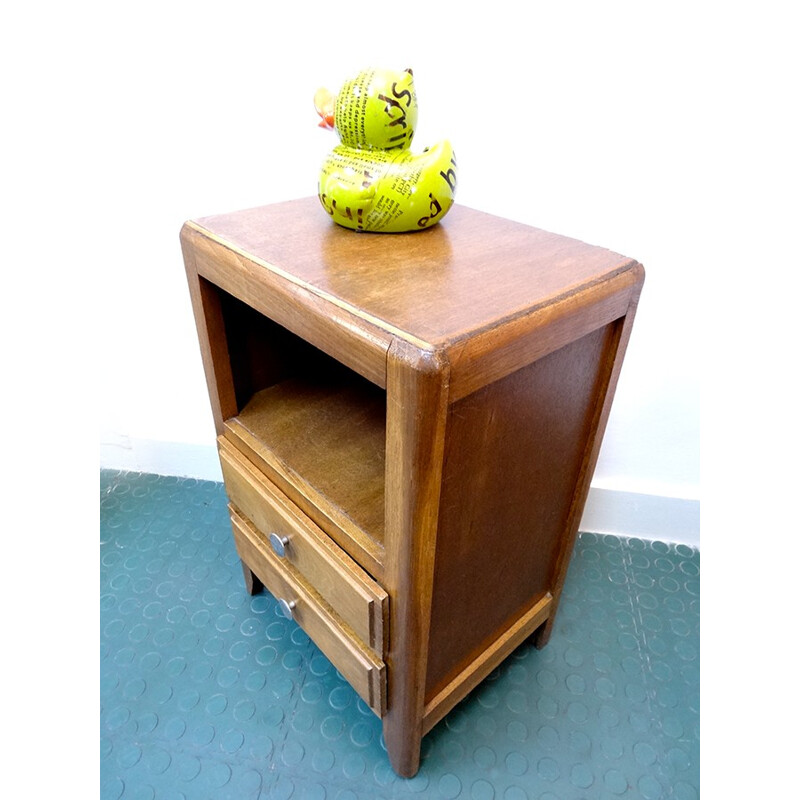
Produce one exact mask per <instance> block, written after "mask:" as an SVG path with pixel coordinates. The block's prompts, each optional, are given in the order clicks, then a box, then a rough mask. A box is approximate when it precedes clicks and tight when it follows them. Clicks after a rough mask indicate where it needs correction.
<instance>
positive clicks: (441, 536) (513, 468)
mask: <svg viewBox="0 0 800 800" xmlns="http://www.w3.org/2000/svg"><path fill="white" fill-rule="evenodd" d="M620 326H621V320H617V321H616V322H613V323H611V324H609V325H606V326H604V327H602V328H599V329H598V330H596V331H594V332H592V333H590V334H588V335H586V336H583V337H582V338H580V339H578V340H577V341H575V342H573V343H571V344H569V345H567V346H565V347H562V348H561V349H559V350H557V351H555V352H554V353H551V354H550V355H547V356H545V357H544V358H541V359H539V360H538V361H535V362H534V363H532V364H530V365H529V366H527V367H524V368H522V369H520V370H518V371H516V372H514V373H512V374H510V375H508V376H507V377H505V378H502V379H501V380H498V381H496V382H494V383H492V384H489V385H488V386H485V387H484V388H482V389H480V390H478V391H476V392H473V393H472V394H470V395H468V396H466V397H464V398H462V399H461V400H458V401H456V402H455V403H454V404H453V405H452V406H451V408H450V414H449V417H448V422H447V438H446V445H445V458H444V476H443V484H442V498H441V504H440V512H439V531H438V536H437V540H436V559H435V565H436V566H435V573H434V580H433V586H434V590H433V599H432V607H431V628H430V641H431V648H430V652H429V654H428V662H427V680H426V701H429V700H431V698H434V697H435V696H436V695H437V694H439V693H440V692H441V691H442V690H443V689H444V688H445V687H446V686H448V684H451V683H452V682H453V680H454V679H456V678H457V677H458V675H459V674H460V673H462V672H463V671H464V670H466V669H467V668H468V666H469V665H470V664H471V663H472V662H473V661H474V660H475V659H477V658H478V657H479V656H480V654H481V653H482V652H483V651H484V650H486V649H487V648H490V647H491V646H492V644H493V642H495V640H497V639H498V637H500V636H501V635H502V634H503V633H504V632H505V631H507V630H508V629H509V628H511V626H513V625H514V624H515V623H517V622H518V620H519V619H521V618H522V617H523V616H524V615H525V614H526V613H528V612H529V609H531V608H532V607H533V606H534V604H535V603H537V602H538V601H540V600H541V599H542V598H544V597H545V596H546V595H547V592H548V591H549V590H550V589H551V583H552V579H553V571H554V563H555V561H556V559H557V557H558V554H559V542H560V540H561V539H562V538H563V537H564V536H566V535H567V534H568V532H567V527H568V522H569V519H570V516H571V511H572V508H573V501H574V498H575V495H576V488H577V485H578V483H579V479H580V476H581V473H582V469H583V466H584V463H585V461H586V453H587V447H588V445H589V443H590V441H591V440H592V438H593V434H594V428H595V427H596V424H597V414H596V409H597V408H598V407H599V406H601V405H602V403H603V399H604V396H605V391H606V388H607V384H608V381H607V378H608V374H609V365H610V364H611V363H613V361H614V358H615V355H616V349H617V344H618V341H619V329H620Z"/></svg>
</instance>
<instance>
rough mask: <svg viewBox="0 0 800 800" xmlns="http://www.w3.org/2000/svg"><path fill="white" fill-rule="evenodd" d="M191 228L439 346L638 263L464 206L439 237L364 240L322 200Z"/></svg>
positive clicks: (436, 232)
mask: <svg viewBox="0 0 800 800" xmlns="http://www.w3.org/2000/svg"><path fill="white" fill-rule="evenodd" d="M189 224H190V225H191V226H192V227H195V228H197V229H199V231H200V232H201V233H202V234H203V235H206V236H209V237H210V238H211V239H213V240H215V241H217V242H218V243H220V244H222V245H223V246H225V247H229V248H231V249H233V250H235V251H236V252H238V253H239V254H240V255H242V256H244V257H246V258H248V260H250V261H253V262H255V263H258V264H260V265H262V266H263V267H264V268H266V269H269V270H271V271H272V272H273V273H276V274H279V275H282V276H283V277H285V278H286V279H287V280H290V281H293V282H295V283H298V284H301V285H303V286H305V287H307V288H308V289H309V290H310V291H312V292H313V293H315V294H317V295H319V296H321V297H326V298H329V299H331V300H332V301H334V302H335V303H336V304H337V305H339V306H341V307H346V308H350V309H353V310H354V312H355V313H357V314H358V315H359V316H368V317H369V318H371V319H372V320H374V321H375V322H376V323H377V324H378V325H380V326H385V327H387V328H393V329H395V330H401V331H405V332H407V333H409V334H411V335H413V336H415V337H418V338H420V339H423V340H425V341H428V342H430V343H432V344H436V343H441V342H453V341H457V340H459V339H461V338H463V337H464V336H468V335H470V334H471V333H475V332H477V331H482V330H486V329H487V328H490V327H492V326H495V325H497V324H498V323H499V322H501V321H504V320H508V319H511V318H514V317H516V316H519V315H520V314H524V313H526V312H529V311H530V310H532V309H536V308H540V307H543V306H546V305H548V304H551V303H554V302H556V301H557V300H561V299H563V298H564V297H568V296H569V295H571V294H575V293H577V292H580V291H582V290H585V289H587V288H589V287H591V286H593V285H596V284H598V283H600V282H603V281H607V280H609V279H611V278H613V277H615V276H617V275H619V274H620V273H622V272H624V271H626V270H629V269H632V268H634V267H636V266H637V262H636V261H635V260H633V259H631V258H627V257H625V256H622V255H619V254H618V253H614V252H612V251H610V250H607V249H605V248H602V247H596V246H593V245H589V244H586V243H584V242H581V241H578V240H576V239H571V238H568V237H566V236H561V235H558V234H554V233H549V232H547V231H543V230H539V229H538V228H534V227H531V226H529V225H524V224H521V223H518V222H513V221H510V220H506V219H503V218H501V217H497V216H493V215H490V214H486V213H484V212H481V211H476V210H474V209H471V208H467V207H465V206H460V205H458V204H456V205H455V206H454V207H453V209H452V210H451V211H450V213H449V214H448V215H447V217H446V218H445V219H444V220H443V221H442V222H441V223H439V224H438V225H436V226H435V227H434V228H431V229H429V230H425V231H418V232H417V231H415V232H413V233H403V234H380V233H357V232H354V231H351V230H347V229H345V228H342V227H339V226H338V225H335V224H334V223H333V222H332V221H331V220H330V217H328V215H327V214H326V213H325V211H324V209H323V208H322V206H321V205H320V203H319V200H318V199H317V198H316V197H308V198H303V199H300V200H291V201H287V202H284V203H277V204H274V205H268V206H262V207H259V208H253V209H247V210H243V211H236V212H233V213H229V214H220V215H216V216H211V217H204V218H202V219H198V220H194V221H192V222H191V223H189Z"/></svg>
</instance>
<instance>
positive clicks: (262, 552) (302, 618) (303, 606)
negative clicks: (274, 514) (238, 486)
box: [231, 509, 386, 716]
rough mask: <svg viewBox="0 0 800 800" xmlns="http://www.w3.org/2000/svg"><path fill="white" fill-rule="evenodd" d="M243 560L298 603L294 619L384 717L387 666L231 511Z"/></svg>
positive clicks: (279, 595) (276, 590)
mask: <svg viewBox="0 0 800 800" xmlns="http://www.w3.org/2000/svg"><path fill="white" fill-rule="evenodd" d="M231 523H232V525H233V535H234V541H235V542H236V549H237V550H238V552H239V556H240V558H241V559H242V561H243V562H244V563H245V564H246V565H247V566H248V567H249V568H250V569H251V570H252V571H253V573H254V574H255V575H256V576H257V577H258V579H259V580H260V581H261V583H263V585H264V586H265V587H266V588H267V589H268V590H269V592H270V593H271V594H272V595H273V596H275V597H276V598H281V599H284V600H287V601H290V602H294V603H296V606H295V608H294V609H293V619H294V620H295V621H296V622H297V624H298V625H299V626H300V627H301V628H302V629H303V630H304V631H305V632H306V633H307V634H308V635H309V636H310V637H311V638H312V639H313V640H314V641H315V642H316V644H317V646H318V647H319V649H320V650H322V652H323V653H325V655H326V656H327V657H328V658H329V659H330V661H331V663H332V664H333V665H334V666H335V667H336V669H338V670H339V672H341V673H342V675H344V677H345V678H346V679H347V681H348V682H349V683H350V685H351V686H352V687H353V688H354V689H355V690H356V692H358V694H359V695H360V696H361V698H362V699H363V700H364V702H365V703H367V705H368V706H369V707H370V708H371V709H372V710H373V711H374V712H375V713H376V714H377V715H378V716H381V715H382V714H383V713H384V711H385V708H386V668H385V665H384V663H383V662H382V661H381V660H380V659H379V658H378V657H377V656H376V655H375V654H374V653H373V652H372V651H371V650H369V649H368V648H367V647H366V646H365V645H364V644H363V643H362V642H361V641H360V640H359V638H358V637H357V636H356V635H355V633H354V632H353V631H352V629H350V628H349V627H348V626H347V625H346V624H345V623H344V621H343V620H341V619H340V618H339V617H338V616H337V615H336V614H335V612H334V611H333V609H331V607H330V606H329V605H328V604H327V603H325V601H324V600H323V598H322V597H321V596H320V595H319V594H318V593H317V592H316V591H315V590H314V588H313V587H312V586H311V585H310V584H308V583H306V582H305V581H304V580H303V578H302V576H301V575H300V574H299V573H298V572H297V571H296V570H295V569H294V568H293V567H292V566H291V565H290V564H285V563H283V562H281V561H280V560H279V559H278V558H277V557H276V556H275V555H274V554H273V552H272V550H271V549H270V547H269V545H268V544H267V543H266V542H265V541H264V540H263V538H262V537H261V536H260V535H259V533H258V531H257V530H256V529H255V528H254V527H253V526H252V525H251V524H250V523H249V522H248V520H247V519H245V518H244V517H242V516H240V515H239V514H238V513H237V512H236V510H235V509H231Z"/></svg>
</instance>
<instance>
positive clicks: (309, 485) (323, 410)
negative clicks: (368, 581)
mask: <svg viewBox="0 0 800 800" xmlns="http://www.w3.org/2000/svg"><path fill="white" fill-rule="evenodd" d="M225 436H226V438H228V439H229V440H230V441H231V442H233V443H235V444H236V445H237V446H239V447H241V448H242V449H243V450H244V451H246V452H248V454H249V455H250V456H251V458H252V459H253V460H254V461H255V462H256V463H258V464H259V466H260V467H261V468H262V469H263V470H264V471H265V472H266V473H268V474H269V475H270V477H271V478H272V480H273V482H275V483H277V484H278V485H279V486H280V487H281V489H282V490H283V491H284V492H285V493H286V494H287V495H288V496H289V497H290V498H291V499H292V500H293V501H294V502H296V503H297V504H298V505H299V506H300V507H301V508H303V510H304V511H305V512H306V513H307V514H308V515H309V516H310V517H312V519H315V521H316V522H317V524H319V525H320V526H321V527H322V528H324V529H325V530H326V531H327V532H328V533H329V535H331V536H333V537H334V538H335V539H336V540H337V541H338V542H339V543H340V545H341V546H342V547H344V548H345V550H347V551H348V552H351V553H352V554H353V556H354V557H356V558H360V559H361V560H363V559H364V558H365V557H366V558H368V559H369V560H370V566H371V567H372V570H373V572H376V573H378V574H379V575H380V574H382V573H383V569H382V564H381V562H382V559H383V538H384V533H383V532H384V485H385V478H384V472H385V454H386V394H385V393H384V392H383V391H381V390H380V389H378V388H377V387H376V386H374V385H372V384H368V383H367V382H366V381H354V380H350V381H349V382H344V383H343V382H340V381H338V380H337V381H334V382H330V383H329V382H327V381H319V380H317V381H312V380H299V379H291V380H288V381H284V382H282V383H280V384H278V385H276V386H272V387H270V388H268V389H263V390H261V391H260V392H258V393H257V394H255V395H254V396H253V398H252V399H251V400H250V402H249V403H248V404H247V405H246V406H245V407H244V408H243V409H242V410H241V412H240V413H239V414H238V415H237V416H236V417H234V418H232V419H230V420H228V421H227V422H226V423H225ZM373 562H374V563H373ZM378 564H380V565H381V566H380V567H378V566H377V565H378Z"/></svg>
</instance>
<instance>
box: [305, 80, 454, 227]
mask: <svg viewBox="0 0 800 800" xmlns="http://www.w3.org/2000/svg"><path fill="white" fill-rule="evenodd" d="M314 104H315V106H316V109H317V112H318V113H319V115H320V116H321V117H322V122H321V123H320V125H321V126H323V127H330V128H333V129H335V130H336V132H337V134H338V135H339V139H340V140H341V144H340V145H338V146H336V147H335V148H334V149H333V151H332V152H331V153H330V154H329V155H328V157H327V158H326V159H325V162H324V163H323V165H322V170H321V172H320V177H319V199H320V201H321V203H322V205H323V207H324V208H325V210H326V211H327V212H328V214H330V215H331V217H332V219H333V221H334V222H336V223H338V224H339V225H343V226H344V227H346V228H351V229H352V230H356V231H375V232H381V233H401V232H405V231H418V230H423V229H425V228H430V227H431V226H433V225H436V223H438V222H440V221H441V219H442V218H443V217H444V215H445V214H446V213H447V212H448V211H449V210H450V208H451V206H452V205H453V197H454V195H455V189H456V159H455V155H454V154H453V148H452V146H451V144H450V142H449V141H447V140H445V141H442V142H439V143H438V144H436V145H434V146H433V147H429V148H426V149H425V150H424V151H423V152H422V153H419V154H418V155H414V154H413V153H411V151H410V150H409V147H410V145H411V140H412V139H413V138H414V129H415V128H416V125H417V96H416V93H415V91H414V76H413V74H412V72H411V70H410V69H407V70H404V71H403V72H395V71H391V70H383V69H367V70H363V71H362V72H360V73H359V74H358V75H356V77H355V78H352V79H350V80H348V81H346V82H345V84H344V85H343V86H342V88H341V90H340V91H339V93H338V94H337V95H333V94H332V93H331V92H329V91H328V90H327V89H320V90H319V91H318V92H317V93H316V95H315V97H314Z"/></svg>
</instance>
